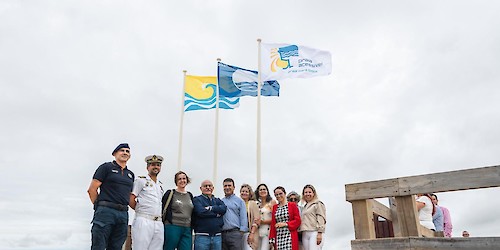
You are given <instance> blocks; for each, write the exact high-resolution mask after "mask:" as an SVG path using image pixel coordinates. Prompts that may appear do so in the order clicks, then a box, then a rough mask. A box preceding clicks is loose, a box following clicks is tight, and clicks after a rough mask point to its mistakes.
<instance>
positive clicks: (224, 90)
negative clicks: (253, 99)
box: [217, 62, 280, 97]
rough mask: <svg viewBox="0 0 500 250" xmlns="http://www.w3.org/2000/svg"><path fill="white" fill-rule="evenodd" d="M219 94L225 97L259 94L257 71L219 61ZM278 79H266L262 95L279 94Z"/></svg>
mask: <svg viewBox="0 0 500 250" xmlns="http://www.w3.org/2000/svg"><path fill="white" fill-rule="evenodd" d="M217 68H218V70H217V77H218V78H219V79H218V80H219V81H218V82H219V95H220V96H225V97H239V96H257V87H258V85H257V71H254V70H248V69H243V68H240V67H236V66H231V65H228V64H224V63H221V62H219V63H218V67H217ZM279 93H280V85H279V83H278V82H277V81H265V82H264V83H263V84H262V87H261V89H260V94H261V95H262V96H279Z"/></svg>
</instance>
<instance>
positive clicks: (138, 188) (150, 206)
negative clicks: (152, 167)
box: [132, 175, 163, 216]
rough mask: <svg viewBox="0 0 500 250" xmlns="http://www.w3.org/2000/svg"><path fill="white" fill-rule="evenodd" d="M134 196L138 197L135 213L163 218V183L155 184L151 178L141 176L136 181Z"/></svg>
mask: <svg viewBox="0 0 500 250" xmlns="http://www.w3.org/2000/svg"><path fill="white" fill-rule="evenodd" d="M132 194H133V195H135V196H136V197H137V205H136V206H135V212H136V213H140V214H146V215H151V216H161V212H162V211H161V199H162V197H163V187H162V183H161V182H160V181H159V180H157V182H154V181H153V180H151V177H150V176H149V175H148V176H139V178H137V179H135V181H134V188H133V189H132Z"/></svg>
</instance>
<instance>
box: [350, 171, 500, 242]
mask: <svg viewBox="0 0 500 250" xmlns="http://www.w3.org/2000/svg"><path fill="white" fill-rule="evenodd" d="M499 186H500V166H491V167H483V168H475V169H466V170H458V171H451V172H443V173H435V174H426V175H418V176H409V177H401V178H394V179H387V180H380V181H371V182H364V183H355V184H347V185H346V186H345V191H346V200H347V201H349V202H351V204H352V210H353V216H354V231H355V237H356V239H355V240H353V241H351V248H352V250H368V249H384V250H389V249H415V250H417V249H418V250H421V249H449V250H451V249H481V250H483V249H484V250H485V249H500V237H470V238H444V237H442V233H435V232H433V231H431V230H429V229H427V228H425V227H423V226H421V225H420V223H419V220H418V212H417V207H416V203H415V195H416V194H422V193H439V192H450V191H458V190H470V189H480V188H491V187H499ZM376 198H389V205H390V206H389V207H386V206H385V205H383V204H382V203H380V202H378V201H376V200H374V199H376ZM378 216H380V217H382V218H384V219H385V220H386V221H389V222H391V224H392V229H393V230H392V232H393V235H394V238H379V239H377V235H376V230H375V224H376V223H378V219H377V217H378Z"/></svg>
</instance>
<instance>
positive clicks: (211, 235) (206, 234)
mask: <svg viewBox="0 0 500 250" xmlns="http://www.w3.org/2000/svg"><path fill="white" fill-rule="evenodd" d="M194 235H203V236H210V237H214V236H220V235H221V233H216V234H209V233H195V234H194Z"/></svg>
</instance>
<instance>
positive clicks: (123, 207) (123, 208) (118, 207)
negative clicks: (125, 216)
mask: <svg viewBox="0 0 500 250" xmlns="http://www.w3.org/2000/svg"><path fill="white" fill-rule="evenodd" d="M97 206H103V207H109V208H113V209H116V210H120V211H128V206H127V205H122V204H116V203H113V202H109V201H98V202H97Z"/></svg>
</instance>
